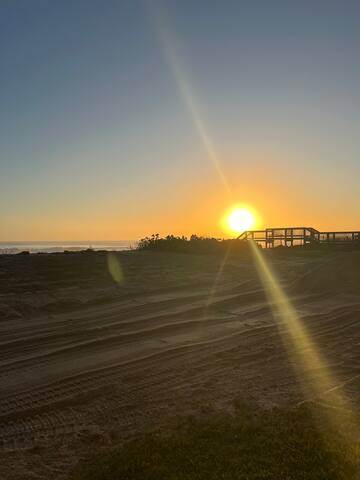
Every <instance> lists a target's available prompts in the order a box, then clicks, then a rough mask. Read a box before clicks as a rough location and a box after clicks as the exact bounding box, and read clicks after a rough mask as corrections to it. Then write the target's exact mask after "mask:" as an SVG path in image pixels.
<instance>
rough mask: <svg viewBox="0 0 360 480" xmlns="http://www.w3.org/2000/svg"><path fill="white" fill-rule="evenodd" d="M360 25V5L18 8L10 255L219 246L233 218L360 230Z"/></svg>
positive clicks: (9, 111)
mask: <svg viewBox="0 0 360 480" xmlns="http://www.w3.org/2000/svg"><path fill="white" fill-rule="evenodd" d="M359 20H360V4H359V3H358V2H352V1H345V2H340V1H338V2H335V1H326V2H325V1H311V2H307V1H302V2H295V1H294V2H292V1H287V2H285V1H284V2H280V1H273V2H266V1H252V2H242V1H216V2H215V1H202V0H199V1H163V2H158V1H142V0H141V1H137V0H132V1H111V0H105V1H93V0H87V1H79V0H71V1H67V0H62V1H60V2H49V1H46V0H3V1H2V2H1V5H0V58H1V62H0V105H1V108H0V145H1V151H0V166H1V176H0V219H1V226H0V239H2V240H11V239H14V240H30V239H31V240H40V239H43V240H45V239H88V238H92V239H119V238H138V237H140V236H142V235H145V234H148V233H152V232H154V231H156V232H160V233H168V232H173V233H184V234H189V233H191V232H197V233H201V234H214V235H219V234H220V233H221V232H220V227H219V217H220V216H221V214H222V212H223V211H224V209H226V208H227V207H228V205H229V204H231V203H233V202H245V203H247V204H251V205H252V206H253V207H254V208H255V209H256V210H258V211H259V212H260V215H261V217H262V219H263V222H264V225H269V226H270V225H278V224H282V225H283V224H288V225H290V224H292V223H297V224H300V223H301V224H309V225H313V226H315V227H319V228H323V229H325V228H337V229H344V228H360V201H359V193H360V187H359V183H358V179H359V174H360V161H359V147H360V140H359V135H358V131H359V123H360V122H359V120H360V110H359V93H360V92H359V89H360V87H359V85H360V63H359V54H358V52H359V47H360V31H359V28H358V25H359ZM169 48H170V50H171V52H172V57H171V58H169ZM174 62H175V65H176V72H174ZM179 72H180V76H181V78H182V81H183V83H184V84H185V87H186V91H187V92H190V94H191V102H192V103H191V106H193V108H194V110H193V111H192V110H191V108H190V109H189V104H188V102H187V101H186V98H184V92H182V91H181V88H179V81H178V80H179V79H178V78H176V76H177V75H179ZM194 111H195V112H196V115H197V117H198V119H200V122H201V128H202V129H203V130H204V131H205V132H206V136H207V138H209V139H210V142H211V149H213V151H214V152H215V155H216V159H217V162H218V164H219V165H220V168H221V171H222V172H223V174H224V176H225V177H226V178H227V180H228V183H229V185H230V190H231V191H230V193H229V192H226V191H224V185H223V184H222V182H221V181H220V180H221V179H220V178H219V175H218V172H217V170H216V168H214V162H213V161H212V160H211V158H209V151H208V149H207V148H206V145H204V139H203V138H202V137H201V134H199V129H198V128H197V127H196V122H194Z"/></svg>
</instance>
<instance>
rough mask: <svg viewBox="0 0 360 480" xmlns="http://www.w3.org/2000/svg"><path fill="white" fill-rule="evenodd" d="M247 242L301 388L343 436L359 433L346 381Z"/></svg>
mask: <svg viewBox="0 0 360 480" xmlns="http://www.w3.org/2000/svg"><path fill="white" fill-rule="evenodd" d="M250 245H251V247H252V252H253V256H254V259H255V265H256V268H257V271H258V274H259V277H260V280H261V282H262V284H263V287H264V290H265V293H266V295H267V298H268V302H269V304H270V306H271V309H272V312H273V316H274V319H275V320H276V322H277V325H278V329H279V332H280V334H281V335H282V338H283V340H284V343H285V345H286V347H287V349H288V353H289V356H290V359H291V361H292V363H293V365H294V367H295V369H296V370H297V374H298V377H299V379H300V382H301V384H302V386H303V388H304V392H306V394H307V396H308V398H307V400H312V401H313V402H316V403H317V405H320V406H322V407H323V408H322V410H321V412H322V413H323V416H324V419H325V420H326V421H327V423H328V425H329V426H331V427H333V428H335V429H336V431H337V432H339V433H341V434H343V435H344V436H345V437H346V436H347V435H348V433H349V431H350V429H351V430H353V431H356V432H357V434H358V431H359V430H358V423H357V421H356V419H355V412H354V410H353V408H352V405H351V403H350V401H349V399H348V398H347V397H346V396H345V394H344V392H343V388H342V387H343V386H344V385H345V384H346V383H347V382H343V383H339V382H338V381H337V379H336V378H335V376H334V375H333V373H332V372H331V369H330V366H329V364H328V362H327V361H326V360H325V359H324V358H323V357H322V355H321V353H320V351H319V349H318V347H317V346H316V345H315V342H314V341H313V340H312V338H311V336H310V334H309V333H308V332H307V329H306V327H305V325H304V323H303V322H302V320H301V318H300V317H299V315H298V314H297V312H296V310H295V308H294V307H293V306H292V304H291V302H290V300H289V299H288V297H287V295H286V294H285V292H284V291H283V289H282V288H281V286H280V284H279V282H278V280H277V279H276V276H275V275H274V274H273V272H272V271H271V269H270V267H269V265H268V264H267V262H266V261H265V258H264V255H263V254H262V253H261V252H260V249H259V247H258V246H257V245H256V243H255V242H254V241H250ZM309 393H310V395H309ZM324 402H325V404H326V408H325V406H324ZM302 403H303V402H302ZM329 407H331V408H329Z"/></svg>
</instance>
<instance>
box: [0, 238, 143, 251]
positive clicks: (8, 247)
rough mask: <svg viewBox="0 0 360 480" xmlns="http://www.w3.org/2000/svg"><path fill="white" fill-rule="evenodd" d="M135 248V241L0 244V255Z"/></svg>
mask: <svg viewBox="0 0 360 480" xmlns="http://www.w3.org/2000/svg"><path fill="white" fill-rule="evenodd" d="M136 246H137V241H136V240H114V241H109V242H101V241H95V240H94V241H91V240H86V241H82V242H77V241H73V242H72V241H66V242H55V241H53V242H0V254H16V253H20V252H24V251H28V252H30V253H55V252H64V251H65V250H67V251H72V252H76V251H81V250H86V249H88V248H91V249H93V250H109V251H114V250H130V249H132V248H135V247H136Z"/></svg>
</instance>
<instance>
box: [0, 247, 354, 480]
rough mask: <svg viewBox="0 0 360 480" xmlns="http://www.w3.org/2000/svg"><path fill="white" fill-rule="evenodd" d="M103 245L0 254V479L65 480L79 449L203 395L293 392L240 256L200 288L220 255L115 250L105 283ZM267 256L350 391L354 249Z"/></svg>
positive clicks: (294, 398) (215, 400)
mask: <svg viewBox="0 0 360 480" xmlns="http://www.w3.org/2000/svg"><path fill="white" fill-rule="evenodd" d="M106 255H107V254H105V253H87V254H81V253H78V254H55V255H31V256H28V257H20V256H2V257H1V256H0V455H1V459H2V461H1V462H0V476H1V478H4V479H16V480H18V479H27V478H29V479H30V478H40V479H42V478H44V479H45V478H49V476H50V475H51V476H52V477H53V478H59V479H63V478H66V477H67V472H68V471H69V469H70V468H71V467H72V466H73V465H74V464H75V463H76V461H77V460H78V459H79V458H81V456H83V455H85V454H86V452H87V451H89V449H93V448H97V447H98V446H99V445H108V444H111V443H112V442H113V441H119V440H121V439H125V438H128V437H129V436H131V435H133V434H136V433H137V432H141V431H143V429H144V428H147V427H148V426H151V425H153V424H156V423H157V422H161V421H163V419H164V418H166V417H167V416H169V415H173V414H178V413H180V414H184V413H189V412H196V411H198V410H199V409H201V408H203V407H204V406H206V405H209V404H211V405H215V406H217V407H218V408H225V409H231V408H232V402H233V401H234V399H235V398H242V399H244V400H247V401H252V402H257V403H259V404H261V405H265V406H272V405H283V404H294V403H296V402H302V401H304V395H305V400H307V399H306V392H304V391H303V390H302V389H301V388H300V386H299V382H298V379H297V376H296V373H295V372H296V368H294V365H292V360H290V359H289V357H288V354H287V345H286V344H285V343H284V337H282V335H281V329H280V330H279V327H278V326H277V324H276V322H275V321H274V319H273V317H272V314H271V310H270V308H269V305H268V303H267V299H266V295H265V293H264V291H263V288H262V285H261V284H260V282H259V279H258V276H257V273H256V268H255V266H254V264H253V261H252V259H251V258H249V257H247V256H234V257H230V258H229V259H228V261H227V263H226V265H225V267H224V269H223V273H222V275H221V277H220V278H219V281H218V284H217V288H216V289H215V290H214V279H215V277H216V274H217V272H218V270H219V267H220V265H221V262H222V257H221V256H217V255H191V254H172V253H155V254H151V253H148V254H147V253H141V252H129V253H118V254H116V257H117V259H118V262H119V265H120V267H121V269H122V271H123V275H124V283H123V284H122V285H117V284H116V283H115V282H114V280H113V279H112V277H111V275H110V273H109V270H108V268H107V265H108V263H107V256H106ZM267 257H268V260H269V262H270V263H271V265H272V268H273V269H274V271H275V272H276V274H277V276H278V277H279V279H280V280H281V281H282V284H283V285H284V286H285V287H286V290H287V292H288V293H289V295H290V296H291V299H292V301H293V304H294V305H295V306H296V308H297V309H298V312H299V314H300V316H301V318H302V319H303V321H304V323H305V324H306V326H307V328H308V330H309V332H310V333H311V335H312V338H313V340H314V341H315V342H316V344H317V345H319V347H320V348H321V349H322V351H323V353H324V355H325V357H326V358H327V359H328V362H329V365H331V368H332V369H333V370H334V372H336V378H337V379H339V385H341V386H342V388H344V389H345V390H346V392H347V393H349V395H350V394H351V396H352V398H354V399H355V400H354V401H356V400H357V399H358V394H359V387H360V381H359V377H358V375H359V373H360V369H359V351H358V344H359V342H360V329H359V321H360V287H359V285H360V282H359V279H360V252H331V253H321V252H320V253H316V252H304V251H303V252H293V253H291V252H269V253H268V254H267ZM212 294H214V295H213V298H212V301H211V302H209V297H210V295H212ZM334 388H337V386H336V385H334ZM325 394H326V392H324V395H325Z"/></svg>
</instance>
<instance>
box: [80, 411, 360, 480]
mask: <svg viewBox="0 0 360 480" xmlns="http://www.w3.org/2000/svg"><path fill="white" fill-rule="evenodd" d="M359 452H360V449H359V444H352V445H351V446H350V447H349V444H348V443H347V442H343V441H342V439H341V438H339V437H338V435H337V434H336V433H335V432H334V433H327V434H324V433H320V432H319V431H318V429H317V428H316V427H315V425H314V422H313V419H312V416H311V415H310V414H309V413H308V412H307V411H306V410H304V409H298V410H292V411H283V410H273V411H267V412H266V411H257V412H256V413H254V412H253V411H251V410H249V409H246V408H244V407H242V408H241V410H239V411H238V413H237V414H236V415H234V416H226V415H219V414H218V415H212V416H211V417H210V418H208V417H207V418H201V419H196V418H186V419H182V420H179V421H177V423H176V424H174V425H172V426H171V427H170V426H169V427H168V428H167V429H161V430H157V431H154V432H152V433H148V434H146V435H144V436H142V437H140V438H137V439H135V440H132V441H130V442H128V443H126V444H124V445H123V446H120V447H117V448H114V449H112V450H111V451H103V452H100V453H98V454H97V455H96V456H94V457H93V458H90V459H88V460H87V461H86V462H83V463H82V464H81V465H80V466H79V467H78V468H77V469H76V471H75V472H74V474H73V476H72V477H71V478H72V479H74V480H85V479H86V480H130V479H131V480H165V479H166V480H195V479H196V480H203V479H204V480H205V479H206V480H215V479H216V480H228V479H241V480H245V479H274V480H275V479H276V480H286V479H288V480H290V479H291V480H298V479H299V480H300V479H302V480H304V479H311V480H320V479H321V480H330V479H344V480H345V479H346V480H351V479H355V478H359V469H358V468H359V460H358V459H359Z"/></svg>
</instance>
